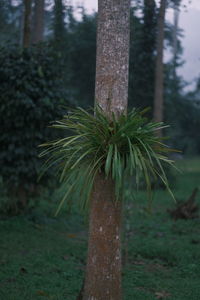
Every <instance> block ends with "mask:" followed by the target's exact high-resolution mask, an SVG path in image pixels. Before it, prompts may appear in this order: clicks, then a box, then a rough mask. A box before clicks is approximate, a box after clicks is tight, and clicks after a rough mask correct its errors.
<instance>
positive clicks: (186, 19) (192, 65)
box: [73, 0, 200, 89]
mask: <svg viewBox="0 0 200 300" xmlns="http://www.w3.org/2000/svg"><path fill="white" fill-rule="evenodd" d="M73 3H74V4H83V5H84V7H85V8H86V10H87V12H88V13H91V12H93V11H97V3H98V1H97V0H80V1H77V0H73ZM166 19H167V20H169V21H172V20H173V10H172V9H168V10H167V15H166ZM179 28H181V29H183V35H184V36H183V38H182V39H181V41H182V46H183V48H184V53H183V60H184V61H185V64H184V65H183V66H182V67H181V68H180V69H179V74H180V75H182V76H183V78H184V79H185V80H186V81H188V82H192V81H193V80H194V79H195V78H197V77H198V76H200V0H182V4H181V10H180V16H179ZM166 56H167V54H166ZM193 87H194V83H193V84H191V85H189V86H188V89H191V88H193Z"/></svg>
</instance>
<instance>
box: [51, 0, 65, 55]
mask: <svg viewBox="0 0 200 300" xmlns="http://www.w3.org/2000/svg"><path fill="white" fill-rule="evenodd" d="M64 18H65V15H64V5H63V0H54V24H53V29H54V40H55V47H56V49H58V50H60V49H63V47H64V46H63V42H64V41H63V39H64V36H65V21H64Z"/></svg>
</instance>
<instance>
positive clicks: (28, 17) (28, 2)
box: [23, 0, 32, 48]
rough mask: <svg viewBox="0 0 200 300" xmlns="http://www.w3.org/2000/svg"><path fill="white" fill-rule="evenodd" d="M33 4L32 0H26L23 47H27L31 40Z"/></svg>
mask: <svg viewBox="0 0 200 300" xmlns="http://www.w3.org/2000/svg"><path fill="white" fill-rule="evenodd" d="M31 5H32V0H24V27H23V47H24V48H27V47H29V46H30V42H31Z"/></svg>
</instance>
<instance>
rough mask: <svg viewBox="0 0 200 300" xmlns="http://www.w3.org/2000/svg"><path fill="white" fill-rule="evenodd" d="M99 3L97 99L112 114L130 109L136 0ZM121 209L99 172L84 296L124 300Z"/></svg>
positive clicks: (88, 299)
mask: <svg viewBox="0 0 200 300" xmlns="http://www.w3.org/2000/svg"><path fill="white" fill-rule="evenodd" d="M98 6H99V10H98V29H97V64H96V90H95V100H96V105H99V106H100V107H101V108H102V109H103V111H104V112H106V114H107V115H108V117H110V116H111V114H112V113H114V114H115V116H116V117H118V116H119V115H120V114H122V113H124V112H126V109H127V99H128V65H129V63H128V62H129V14H130V0H123V1H116V0H100V1H99V5H98ZM121 210H122V209H121V202H120V201H118V202H116V199H115V185H114V182H113V180H112V179H111V178H108V179H105V174H104V173H103V172H101V173H99V174H97V176H96V178H95V183H94V189H93V193H92V197H91V207H90V226H89V244H88V258H87V267H86V278H85V284H84V291H83V300H121V299H122V290H121Z"/></svg>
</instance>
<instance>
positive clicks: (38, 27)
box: [32, 0, 45, 44]
mask: <svg viewBox="0 0 200 300" xmlns="http://www.w3.org/2000/svg"><path fill="white" fill-rule="evenodd" d="M44 4H45V1H44V0H35V7H34V18H33V36H32V43H33V44H37V43H39V42H41V41H42V40H43V34H44Z"/></svg>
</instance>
